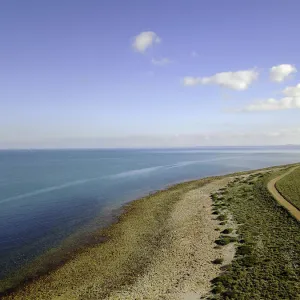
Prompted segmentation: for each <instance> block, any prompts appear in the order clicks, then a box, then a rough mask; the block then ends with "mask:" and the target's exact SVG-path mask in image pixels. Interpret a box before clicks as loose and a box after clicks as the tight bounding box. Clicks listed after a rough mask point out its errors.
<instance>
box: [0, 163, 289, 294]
mask: <svg viewBox="0 0 300 300" xmlns="http://www.w3.org/2000/svg"><path fill="white" fill-rule="evenodd" d="M293 165H295V164H289V165H284V166H274V167H268V168H263V169H259V170H250V171H243V172H238V173H233V174H226V175H222V176H214V177H206V178H202V179H198V180H192V181H187V182H183V183H178V184H175V185H172V186H168V187H166V188H165V189H163V190H159V191H155V192H154V193H150V194H149V195H148V196H145V197H142V198H140V199H137V200H133V201H131V202H128V203H126V204H125V205H123V206H122V207H121V208H120V211H121V212H122V213H121V214H120V215H118V216H115V217H116V221H115V222H113V223H112V224H110V225H109V226H107V227H105V228H102V229H100V230H97V231H96V232H95V233H94V234H92V239H93V241H92V243H91V244H90V245H85V246H84V247H83V248H82V249H80V250H79V251H76V252H75V253H72V254H70V253H68V254H69V255H70V256H69V257H67V258H66V260H62V261H61V264H59V265H56V266H50V268H49V269H48V270H47V271H45V273H48V275H45V274H44V273H43V272H42V273H39V274H37V275H38V276H34V277H33V278H31V279H29V281H28V279H27V281H26V282H25V284H21V285H20V286H18V287H16V288H14V289H13V290H7V291H6V292H4V293H2V295H3V296H4V295H6V296H7V297H8V298H7V299H18V298H10V296H11V295H13V294H18V293H19V292H20V291H22V289H23V290H24V289H26V287H28V286H31V287H32V285H33V286H34V285H37V286H38V285H39V282H40V283H41V282H44V280H46V282H47V276H50V277H51V274H56V273H57V272H58V273H59V271H60V270H61V269H65V268H66V267H65V266H67V267H68V268H69V269H70V265H72V262H74V260H75V261H77V262H78V257H80V256H82V255H83V256H84V255H87V254H88V255H90V254H91V253H92V252H93V251H94V250H95V249H96V250H97V249H98V248H99V249H98V252H99V251H100V252H101V251H103V249H102V248H105V250H106V251H108V250H109V249H108V248H109V247H111V246H112V245H109V247H108V248H107V245H108V244H114V243H115V245H119V246H122V245H123V244H122V243H118V241H117V239H122V236H121V232H122V234H124V233H126V231H125V230H124V228H122V227H124V224H125V225H126V224H127V223H128V219H130V218H131V221H132V220H133V221H134V218H137V219H139V217H141V215H142V214H143V209H144V208H145V207H147V208H148V209H149V210H151V209H153V208H151V205H150V206H149V203H148V202H151V201H152V202H153V203H154V204H155V199H156V198H160V200H159V205H158V207H156V208H154V210H155V209H156V210H155V211H153V213H154V214H156V215H159V217H170V216H169V215H168V214H169V213H170V211H172V210H173V209H174V206H176V205H177V204H178V203H177V202H178V201H180V199H179V198H180V197H181V196H182V195H184V194H186V193H188V192H190V191H193V190H195V189H197V188H201V186H202V185H204V186H205V185H209V184H210V183H214V182H216V181H218V180H224V179H226V178H229V177H233V176H242V175H245V174H251V173H255V172H259V171H267V170H272V169H276V168H283V167H290V166H293ZM168 194H174V195H173V196H174V197H175V198H176V197H177V198H178V199H177V198H176V199H175V200H174V199H173V200H168V201H165V200H166V199H165V198H166V197H167V195H168ZM153 199H154V200H153ZM146 200H147V201H146ZM165 202H168V203H165ZM153 203H152V204H153ZM147 204H148V206H147ZM156 204H157V203H156ZM165 205H166V206H165ZM210 205H211V204H210ZM163 208H164V209H166V212H165V213H163V212H162V211H161V210H162V209H163ZM137 211H138V212H137ZM206 215H208V214H207V212H206ZM209 216H211V211H210V214H209ZM158 219H159V218H158ZM135 221H138V220H135ZM126 222H127V223H126ZM149 222H151V226H154V227H155V228H158V229H159V226H158V227H157V225H158V224H156V220H149ZM158 223H159V225H160V226H164V225H166V224H164V223H165V220H164V218H163V219H161V220H160V219H159V220H158ZM138 224H139V223H138ZM148 225H149V224H148ZM127 226H128V224H127ZM214 226H215V225H214ZM127 229H129V230H131V231H132V232H133V234H136V233H137V232H134V231H137V230H136V228H132V225H131V226H129V227H127ZM152 229H153V227H152ZM145 232H146V235H149V236H147V237H146V239H143V236H142V237H140V236H136V238H137V239H138V240H139V242H141V241H142V242H147V243H149V242H151V243H152V242H153V241H156V242H158V241H157V238H158V239H159V241H160V242H161V240H160V239H161V238H163V237H162V236H159V237H158V236H156V235H154V236H153V233H151V232H149V231H147V230H146V229H145ZM145 232H143V234H145ZM148 238H150V239H148ZM112 240H113V243H112ZM99 242H100V243H99ZM123 242H124V241H123ZM135 242H136V241H135ZM151 243H150V244H149V245H148V246H149V247H150V246H151V247H150V248H152V244H151ZM129 246H130V245H129ZM129 246H128V247H129ZM137 246H139V245H138V244H137ZM149 247H148V248H147V247H146V248H145V249H143V250H146V253H148V255H145V253H144V254H143V253H136V249H131V252H132V253H128V254H129V255H130V254H132V255H137V254H138V255H137V257H143V258H145V257H148V261H147V262H146V263H145V265H144V263H143V266H142V268H141V266H140V265H139V266H135V268H134V270H132V271H134V273H137V274H134V276H133V277H132V278H131V279H130V280H129V281H127V280H125V281H126V282H125V283H126V284H127V285H128V284H131V283H132V282H134V281H135V279H136V275H141V274H142V273H143V272H144V271H145V270H146V269H147V270H148V268H149V265H151V259H153V258H155V257H157V253H156V252H157V251H159V249H160V247H161V246H160V245H156V246H155V247H156V248H155V249H154V250H153V249H150V248H149ZM125 250H126V249H125ZM110 251H111V250H110ZM96 252H97V251H96ZM138 252H139V251H138ZM118 255H119V256H122V255H120V254H118ZM86 257H87V256H85V259H86ZM81 258H82V257H81ZM122 259H123V260H122V263H121V264H120V266H122V264H123V263H126V258H125V257H122ZM87 261H88V260H86V262H87ZM79 264H80V263H79ZM126 267H127V266H126ZM139 268H140V269H139ZM125 269H126V268H125ZM125 269H124V270H125ZM49 270H50V273H49ZM137 270H139V271H137ZM72 275H74V277H75V278H78V276H77V274H74V272H73V273H72ZM127 275H128V274H127ZM121 277H122V276H121ZM129 277H130V276H129ZM118 279H124V278H123V277H122V278H118ZM121 281H122V280H121ZM115 284H116V283H115ZM64 292H66V291H64ZM40 299H43V298H40ZM61 299H64V298H61ZM69 299H73V298H69ZM74 299H76V298H74ZM122 299H123V298H122ZM124 299H125V298H124Z"/></svg>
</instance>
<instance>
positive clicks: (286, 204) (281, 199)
mask: <svg viewBox="0 0 300 300" xmlns="http://www.w3.org/2000/svg"><path fill="white" fill-rule="evenodd" d="M296 168H298V167H295V168H292V169H290V170H289V171H288V172H287V173H285V174H283V175H281V176H278V177H276V178H274V179H272V180H271V181H270V182H269V183H268V190H269V192H270V193H271V194H272V195H273V197H274V198H275V199H276V200H277V201H278V202H279V203H280V204H281V205H282V206H284V207H285V208H286V209H287V210H288V211H289V212H290V213H291V214H292V215H293V216H294V217H295V218H296V219H297V220H298V221H300V210H299V209H298V208H297V207H296V206H294V205H293V204H292V203H290V202H289V201H287V200H286V199H285V198H284V197H283V196H282V195H281V194H280V193H279V192H278V191H277V189H276V182H277V181H279V180H280V179H282V178H283V177H285V176H286V175H288V174H290V173H292V172H293V171H294V170H295V169H296Z"/></svg>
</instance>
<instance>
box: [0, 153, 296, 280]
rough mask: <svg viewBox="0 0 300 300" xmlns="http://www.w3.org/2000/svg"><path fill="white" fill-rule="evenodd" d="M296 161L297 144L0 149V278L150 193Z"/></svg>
mask: <svg viewBox="0 0 300 300" xmlns="http://www.w3.org/2000/svg"><path fill="white" fill-rule="evenodd" d="M299 161H300V149H292V150H291V149H284V148H282V149H281V148H262V147H256V148H202V149H172V150H170V149H161V150H31V151H28V150H27V151H25V150H22V151H21V150H20V151H0V278H3V277H4V276H5V275H7V274H8V272H9V271H14V270H16V269H18V268H19V267H20V266H22V265H24V263H26V262H28V261H30V260H32V259H34V258H35V257H37V256H38V255H40V254H41V253H43V252H44V251H46V250H47V249H49V248H52V247H55V246H57V245H59V244H60V243H61V242H62V241H63V240H64V239H66V238H67V237H68V236H70V235H71V234H73V233H74V232H76V231H78V230H81V231H83V232H84V231H86V232H88V231H91V230H94V229H95V228H96V227H97V226H103V225H104V224H106V222H107V220H108V218H107V216H109V215H111V213H112V211H113V210H114V209H116V208H118V207H120V206H121V205H122V204H124V203H125V202H127V201H129V200H132V199H135V198H137V197H140V196H142V195H145V194H147V193H149V192H150V191H153V190H157V189H161V188H164V187H166V186H167V185H170V184H173V183H176V182H179V181H183V180H190V179H195V178H201V177H205V176H211V175H218V174H225V173H230V172H235V171H242V170H250V169H257V168H261V167H267V166H272V165H279V164H286V163H294V162H299ZM95 220H97V221H95Z"/></svg>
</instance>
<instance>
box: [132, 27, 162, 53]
mask: <svg viewBox="0 0 300 300" xmlns="http://www.w3.org/2000/svg"><path fill="white" fill-rule="evenodd" d="M160 42H161V39H160V37H159V36H158V35H157V34H156V33H155V32H153V31H144V32H141V33H140V34H138V35H137V36H135V37H134V41H133V43H132V47H133V48H134V50H135V51H137V52H140V53H144V52H145V51H146V50H147V49H148V48H149V47H151V46H153V45H154V44H158V43H160Z"/></svg>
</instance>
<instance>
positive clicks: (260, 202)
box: [212, 169, 300, 300]
mask: <svg viewBox="0 0 300 300" xmlns="http://www.w3.org/2000/svg"><path fill="white" fill-rule="evenodd" d="M297 170H298V171H297V173H295V174H293V173H294V172H293V173H292V174H291V177H292V178H291V182H294V183H295V180H296V179H295V176H299V175H298V174H300V170H299V169H297ZM280 172H282V171H273V172H265V173H258V174H253V175H250V176H248V177H246V178H241V177H239V178H236V179H235V180H234V181H232V182H231V183H230V184H229V185H228V187H227V189H226V191H224V190H223V191H220V194H221V195H222V197H220V196H218V195H216V194H214V195H212V199H213V201H214V204H215V206H218V207H220V206H221V205H222V204H226V210H227V211H228V212H229V213H230V214H231V216H232V217H233V218H234V220H235V222H236V223H237V224H238V229H237V234H238V239H237V240H238V243H237V251H236V255H235V258H234V260H233V262H232V264H231V265H228V266H224V267H223V271H222V274H221V275H220V276H219V277H217V278H215V279H214V280H213V281H212V285H213V288H212V294H213V296H212V298H213V299H236V300H238V299H239V300H240V299H257V300H258V299H270V300H271V299H272V300H276V299H278V300H283V299H300V296H299V295H300V265H299V262H300V223H299V222H298V221H297V220H296V219H294V218H293V217H292V216H291V215H290V214H289V213H288V211H287V210H285V208H283V207H282V206H280V205H279V204H278V203H277V202H276V200H274V199H273V197H272V196H271V195H270V194H269V192H268V190H267V182H268V181H269V180H270V179H271V178H273V177H275V176H278V175H280ZM284 172H286V170H285V171H284ZM298 172H299V173H298ZM298 178H299V177H298ZM282 186H283V184H282ZM287 189H288V190H289V191H291V189H289V188H287ZM290 195H294V192H292V193H290ZM222 213H223V212H222ZM231 232H232V230H230V229H229V228H228V229H224V230H223V232H221V236H220V239H219V240H218V241H217V243H218V244H226V243H227V242H229V239H230V238H228V237H227V238H226V235H225V234H227V233H231Z"/></svg>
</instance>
